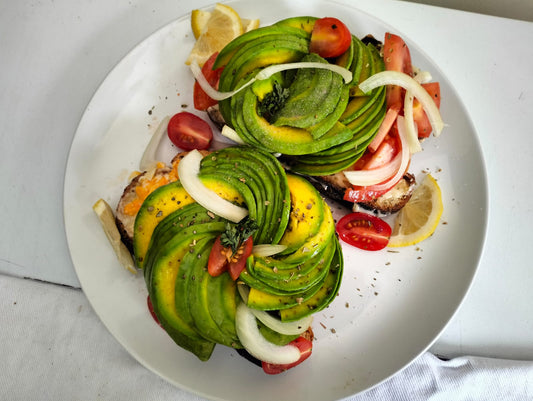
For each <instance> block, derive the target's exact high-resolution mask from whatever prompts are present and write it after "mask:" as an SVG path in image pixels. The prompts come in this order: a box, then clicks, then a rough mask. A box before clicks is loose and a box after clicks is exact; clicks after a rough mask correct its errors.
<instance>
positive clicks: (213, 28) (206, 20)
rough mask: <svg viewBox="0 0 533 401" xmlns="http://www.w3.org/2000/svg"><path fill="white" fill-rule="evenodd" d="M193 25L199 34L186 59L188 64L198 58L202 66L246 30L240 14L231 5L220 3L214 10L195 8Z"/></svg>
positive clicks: (196, 33) (195, 32) (192, 17)
mask: <svg viewBox="0 0 533 401" xmlns="http://www.w3.org/2000/svg"><path fill="white" fill-rule="evenodd" d="M191 27H192V30H193V34H194V36H195V37H196V35H198V36H197V40H196V43H195V44H194V47H193V48H192V50H191V53H190V54H189V57H188V58H187V60H186V61H185V64H187V65H189V64H191V61H192V60H193V59H196V61H197V62H198V65H200V66H202V65H203V64H204V63H205V62H206V61H207V59H208V58H209V57H210V56H211V55H212V54H213V53H214V52H217V51H220V50H222V49H223V48H224V46H226V45H227V44H228V43H229V42H231V41H232V40H233V39H235V38H236V37H237V36H239V35H242V33H243V32H244V30H243V26H242V21H241V17H240V16H239V14H237V12H236V11H235V10H234V9H233V8H231V7H230V6H227V5H225V4H220V3H217V4H216V5H215V8H214V9H213V11H212V12H209V11H201V10H193V12H192V13H191Z"/></svg>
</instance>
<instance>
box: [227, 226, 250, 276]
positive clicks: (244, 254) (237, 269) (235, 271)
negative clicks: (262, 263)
mask: <svg viewBox="0 0 533 401" xmlns="http://www.w3.org/2000/svg"><path fill="white" fill-rule="evenodd" d="M253 247H254V242H253V240H252V237H248V238H247V239H245V240H244V242H243V243H242V244H241V245H240V246H239V249H237V252H235V253H236V254H235V255H233V257H232V258H231V261H230V262H229V264H228V273H229V275H230V276H231V278H232V279H233V281H235V280H237V279H238V278H239V276H240V275H241V272H242V271H243V270H244V266H245V265H246V259H248V256H250V255H251V254H252V248H253Z"/></svg>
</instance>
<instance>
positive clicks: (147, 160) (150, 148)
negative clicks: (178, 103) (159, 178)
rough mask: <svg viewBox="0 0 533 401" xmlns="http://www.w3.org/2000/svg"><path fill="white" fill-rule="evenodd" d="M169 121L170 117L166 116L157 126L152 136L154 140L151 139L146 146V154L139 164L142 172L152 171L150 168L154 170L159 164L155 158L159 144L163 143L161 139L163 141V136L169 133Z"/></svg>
mask: <svg viewBox="0 0 533 401" xmlns="http://www.w3.org/2000/svg"><path fill="white" fill-rule="evenodd" d="M169 121H170V116H166V117H165V118H163V119H162V120H161V122H160V123H159V125H158V126H157V129H156V130H155V132H154V133H153V134H152V138H151V139H150V142H148V145H146V148H145V149H144V153H143V155H142V157H141V161H140V162H139V168H140V169H141V171H147V170H150V168H152V167H153V166H154V164H156V163H158V162H159V160H157V159H156V157H155V156H156V153H157V149H158V148H159V144H160V143H161V139H163V136H164V135H165V133H166V132H167V126H168V122H169Z"/></svg>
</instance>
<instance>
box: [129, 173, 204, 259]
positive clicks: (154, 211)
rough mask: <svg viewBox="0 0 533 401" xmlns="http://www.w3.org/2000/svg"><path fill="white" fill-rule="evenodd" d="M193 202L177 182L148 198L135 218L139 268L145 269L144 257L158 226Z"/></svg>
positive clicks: (162, 187)
mask: <svg viewBox="0 0 533 401" xmlns="http://www.w3.org/2000/svg"><path fill="white" fill-rule="evenodd" d="M193 202H194V199H192V198H191V197H190V195H189V194H188V193H187V191H185V189H184V188H183V186H182V185H181V183H180V182H177V181H176V182H172V183H170V184H167V185H164V186H161V187H159V188H157V189H156V190H155V191H153V192H152V193H151V194H150V195H148V196H147V197H146V199H145V200H144V202H143V204H142V205H141V208H140V209H139V212H138V213H137V216H136V217H135V225H134V234H133V251H134V255H135V262H136V263H137V266H138V267H139V268H141V269H142V268H143V261H144V256H145V255H146V251H147V250H148V245H149V243H150V238H151V237H152V233H153V231H154V229H155V227H156V226H157V224H159V222H160V221H161V220H163V219H164V218H165V217H166V216H168V215H169V214H170V213H172V212H173V211H175V210H177V209H180V208H182V207H183V206H185V205H188V204H190V203H193Z"/></svg>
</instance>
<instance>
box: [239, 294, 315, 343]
mask: <svg viewBox="0 0 533 401" xmlns="http://www.w3.org/2000/svg"><path fill="white" fill-rule="evenodd" d="M237 290H238V291H239V294H240V296H241V298H242V300H243V301H244V303H245V304H246V303H247V302H248V294H249V293H250V288H248V286H246V285H244V284H239V285H237ZM248 309H250V311H251V312H252V313H253V314H254V316H255V317H256V318H257V319H258V320H260V321H261V322H262V323H263V324H264V325H265V326H267V327H269V328H270V329H272V330H274V331H276V332H278V333H280V334H286V335H294V334H302V333H304V332H305V331H306V330H307V329H308V328H309V326H311V323H313V315H309V316H307V317H304V318H302V319H300V320H297V321H294V322H282V321H281V320H279V319H276V318H275V317H274V316H272V315H270V314H268V313H267V312H264V311H260V310H257V309H253V308H248Z"/></svg>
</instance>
